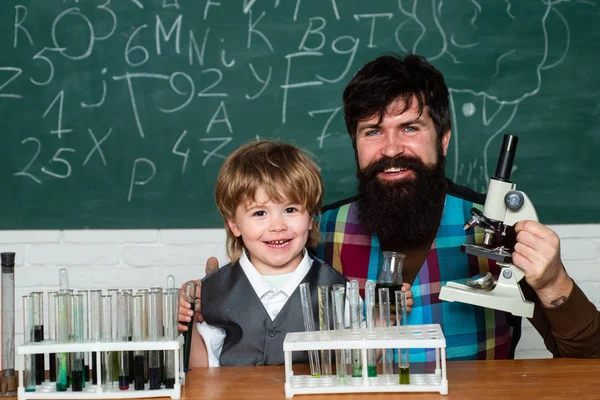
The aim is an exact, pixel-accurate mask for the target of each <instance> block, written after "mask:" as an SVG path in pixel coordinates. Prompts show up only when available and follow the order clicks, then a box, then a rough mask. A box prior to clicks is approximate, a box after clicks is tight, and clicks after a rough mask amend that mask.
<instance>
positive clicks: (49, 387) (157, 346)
mask: <svg viewBox="0 0 600 400" xmlns="http://www.w3.org/2000/svg"><path fill="white" fill-rule="evenodd" d="M135 350H164V351H172V352H174V353H175V365H176V366H178V368H175V385H174V386H173V388H172V389H166V388H161V389H154V390H150V389H149V384H146V388H145V389H144V390H135V389H134V384H133V383H130V384H129V389H128V390H120V389H119V385H118V382H114V388H112V389H111V390H106V389H103V388H102V385H101V384H100V382H101V377H102V356H101V354H102V352H104V351H135ZM75 352H85V353H91V352H97V353H98V354H97V357H96V365H95V368H94V367H92V369H93V372H94V374H97V375H96V376H97V378H98V382H99V383H98V385H92V384H91V383H90V382H86V386H85V388H84V389H83V391H81V392H73V391H72V390H71V388H70V387H69V388H67V390H66V391H62V392H58V391H57V390H56V383H55V382H49V381H44V383H43V384H41V385H37V386H36V390H35V392H26V391H25V386H24V385H23V376H24V375H25V374H24V372H23V371H22V370H21V372H20V373H19V389H18V391H17V396H18V400H26V399H135V398H148V397H170V398H172V399H179V398H181V385H183V384H185V374H184V372H183V336H181V335H180V336H179V337H178V338H177V339H176V340H171V341H167V340H164V341H156V342H152V341H143V342H94V341H89V340H88V341H85V342H84V343H60V344H59V343H55V342H54V341H49V340H44V341H42V342H38V343H30V344H27V345H21V346H19V347H17V354H18V355H22V356H24V355H26V354H40V353H44V354H46V353H57V354H58V353H75ZM129 367H130V368H133V366H132V365H130V366H129Z"/></svg>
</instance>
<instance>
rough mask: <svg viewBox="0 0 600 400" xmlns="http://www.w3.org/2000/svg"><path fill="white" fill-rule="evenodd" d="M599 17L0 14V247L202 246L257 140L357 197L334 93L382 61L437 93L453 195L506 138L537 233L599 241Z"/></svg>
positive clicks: (595, 11) (522, 13)
mask: <svg viewBox="0 0 600 400" xmlns="http://www.w3.org/2000/svg"><path fill="white" fill-rule="evenodd" d="M599 6H600V4H599V2H598V0H593V1H592V0H585V1H517V0H504V1H500V0H486V1H473V0H452V1H448V0H446V1H442V0H431V1H403V0H400V1H398V0H377V1H364V0H79V1H76V0H3V1H2V2H0V182H1V187H0V188H1V189H0V190H1V192H2V195H1V198H2V200H1V205H2V206H1V210H2V214H1V215H0V229H71V228H208V227H220V226H221V225H222V223H221V220H220V218H219V215H218V213H217V211H216V208H215V205H214V200H213V188H214V183H215V179H216V175H217V172H218V170H219V167H220V165H221V163H222V160H223V158H224V157H225V156H227V155H228V154H229V153H231V151H232V150H233V149H235V148H236V147H238V146H239V145H241V144H243V143H246V142H247V141H249V140H251V139H253V138H255V137H279V138H285V139H288V140H291V141H293V142H295V143H297V144H300V145H302V146H303V147H305V148H306V149H308V150H309V151H311V152H312V153H313V154H314V156H315V157H316V159H317V162H318V163H319V165H320V166H321V167H322V170H323V175H324V179H325V186H326V201H327V202H332V201H335V200H339V199H341V198H344V197H348V196H350V195H353V194H354V192H355V187H356V183H355V164H354V156H353V153H352V147H351V144H350V141H349V138H348V136H347V134H346V131H345V126H344V122H343V116H342V113H341V93H342V90H343V88H344V86H345V84H346V83H347V82H348V80H349V79H350V78H351V76H352V74H353V73H354V72H355V71H356V70H357V69H358V68H359V67H360V66H361V65H363V64H364V63H365V62H366V61H368V60H370V59H372V58H374V57H376V56H378V55H380V54H382V53H385V52H391V51H394V52H400V53H405V52H415V53H419V54H422V55H424V56H426V57H427V58H428V59H429V60H430V61H431V62H432V63H433V64H434V65H436V66H437V67H438V68H439V69H440V70H442V72H443V73H444V74H445V76H446V80H447V83H448V86H449V87H450V89H451V102H452V113H453V121H454V129H453V138H452V141H451V145H450V151H449V155H448V169H447V175H448V177H450V178H451V179H453V180H455V181H456V182H457V183H460V184H464V185H467V186H469V187H471V188H474V189H476V190H479V191H485V190H486V186H487V178H488V176H489V175H491V174H492V173H493V172H494V168H495V163H496V159H497V154H498V149H499V147H500V144H501V140H502V135H503V134H504V133H511V134H514V135H518V136H519V137H520V144H519V149H518V151H517V157H516V161H515V167H516V168H515V170H514V172H513V175H512V178H513V180H514V181H515V182H516V183H517V186H518V188H519V189H521V190H523V191H525V192H526V193H527V194H528V195H529V197H530V198H531V199H532V201H533V202H534V204H535V205H536V208H537V210H538V214H539V217H540V219H541V220H542V221H543V222H546V223H589V222H600V208H599V206H598V198H600V178H598V172H599V171H600V157H598V150H599V142H600V122H599V121H600V115H599V114H600V100H599V98H600V97H599V93H600V79H597V75H598V69H597V66H598V65H599V61H600V59H599V54H600V29H599V28H598V21H599V20H600V19H599V17H600V7H599Z"/></svg>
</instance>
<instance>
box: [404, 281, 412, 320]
mask: <svg viewBox="0 0 600 400" xmlns="http://www.w3.org/2000/svg"><path fill="white" fill-rule="evenodd" d="M410 288H411V285H410V283H406V282H404V283H403V284H402V289H401V290H402V291H403V292H406V312H407V313H408V314H410V312H411V311H412V306H413V304H414V300H413V293H412V290H410Z"/></svg>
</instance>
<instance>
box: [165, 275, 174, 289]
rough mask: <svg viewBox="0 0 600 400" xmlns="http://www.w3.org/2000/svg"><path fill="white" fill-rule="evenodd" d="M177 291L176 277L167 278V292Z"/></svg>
mask: <svg viewBox="0 0 600 400" xmlns="http://www.w3.org/2000/svg"><path fill="white" fill-rule="evenodd" d="M169 289H175V277H174V276H173V275H169V276H167V290H169Z"/></svg>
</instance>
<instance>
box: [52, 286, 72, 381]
mask: <svg viewBox="0 0 600 400" xmlns="http://www.w3.org/2000/svg"><path fill="white" fill-rule="evenodd" d="M63 290H64V291H63ZM69 297H70V294H69V290H68V289H66V290H65V289H62V286H61V291H60V292H59V293H58V294H57V295H56V296H55V302H56V341H57V342H58V343H68V342H69V303H70V301H69ZM67 361H68V353H58V354H56V391H58V392H64V391H66V390H67V386H68V383H69V382H68V370H67V369H68V365H67V364H68V362H67Z"/></svg>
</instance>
